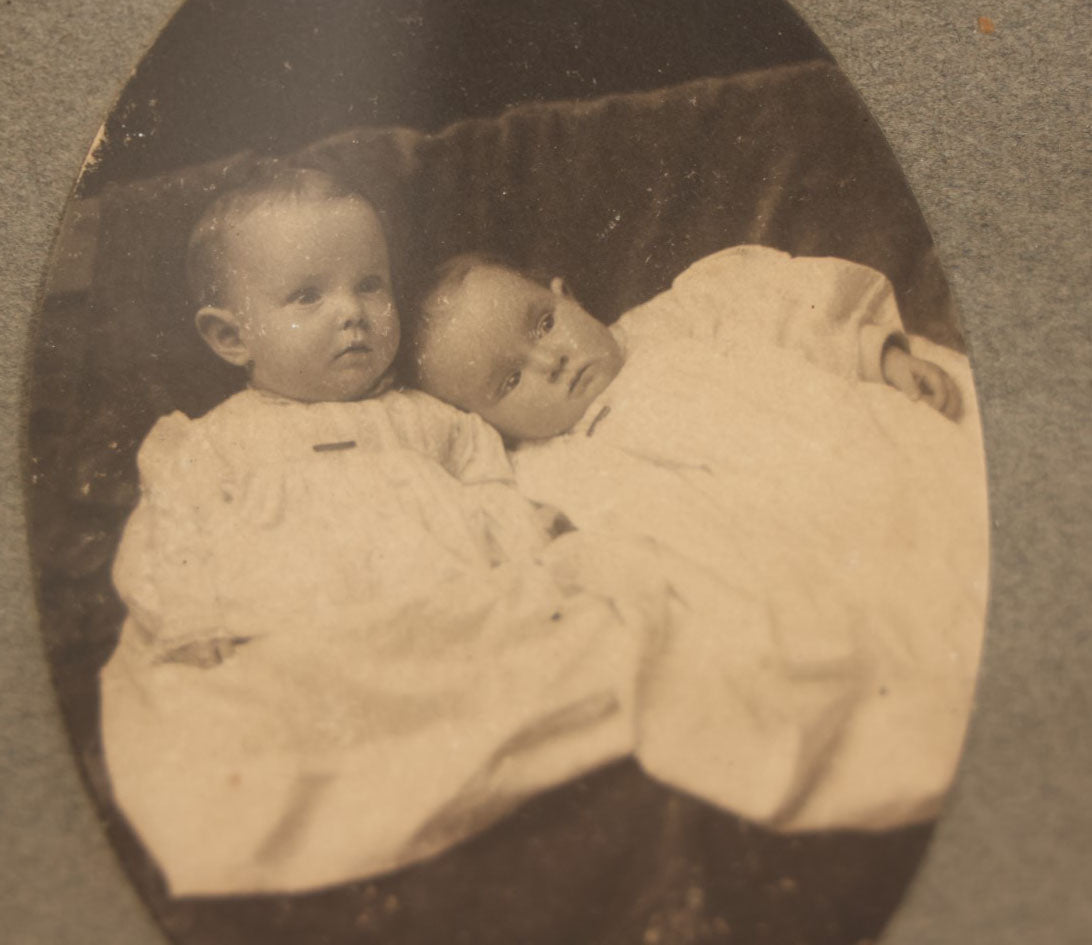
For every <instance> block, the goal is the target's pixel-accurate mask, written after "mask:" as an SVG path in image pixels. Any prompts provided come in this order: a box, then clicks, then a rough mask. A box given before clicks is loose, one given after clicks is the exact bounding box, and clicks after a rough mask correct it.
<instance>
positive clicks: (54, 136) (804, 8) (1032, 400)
mask: <svg viewBox="0 0 1092 945" xmlns="http://www.w3.org/2000/svg"><path fill="white" fill-rule="evenodd" d="M172 7H173V4H171V3H168V2H164V0H135V2H130V3H127V4H125V5H118V6H117V7H107V8H105V9H102V8H99V7H97V6H96V7H95V8H94V9H92V7H91V6H90V5H87V4H83V3H80V2H68V0H66V2H63V3H61V2H59V3H56V4H50V5H49V6H48V7H45V8H41V9H38V8H35V9H31V8H23V7H19V8H15V7H13V6H6V7H4V8H3V9H2V10H0V34H2V35H3V37H4V43H5V46H6V47H7V49H6V54H5V57H4V66H3V73H2V74H3V78H4V87H5V95H4V102H5V104H4V108H5V110H6V114H5V116H4V127H5V129H6V130H7V131H8V142H7V146H6V149H5V153H4V156H3V158H2V159H0V167H2V168H3V176H4V195H5V215H4V226H5V236H6V240H5V244H6V253H5V258H4V260H3V262H2V263H0V265H2V267H3V270H4V278H5V284H6V287H7V292H6V295H5V297H6V300H7V304H6V305H5V306H4V309H3V322H2V324H0V332H2V338H3V342H4V343H3V346H2V347H3V352H4V354H3V357H4V364H3V375H2V380H0V392H2V393H0V397H2V398H3V403H4V407H5V410H4V416H5V421H6V425H5V427H4V429H3V436H4V440H3V445H2V448H0V455H2V456H3V459H4V467H3V476H4V482H3V486H4V492H3V506H2V508H3V515H4V519H3V522H2V526H3V534H4V536H5V539H4V546H3V570H2V573H3V576H2V579H0V581H2V583H0V590H2V593H3V598H4V599H3V604H4V608H5V611H4V614H5V619H4V621H3V634H4V636H3V647H4V658H3V660H2V661H0V667H2V668H0V684H2V686H3V688H4V692H5V697H4V700H3V713H4V718H3V723H2V726H0V732H2V734H0V779H2V783H0V809H2V810H3V817H2V820H0V849H3V850H4V853H3V856H2V857H0V877H2V880H3V881H2V883H0V888H3V893H2V894H0V916H2V917H3V922H4V925H5V927H6V928H7V930H8V933H9V934H10V935H11V936H12V937H11V939H10V940H11V941H14V942H16V943H19V945H23V943H28V945H29V943H51V945H52V943H57V945H65V943H68V942H72V943H76V942H80V943H83V942H95V941H104V942H105V941H109V942H112V943H118V945H130V943H133V945H137V943H146V942H149V943H150V942H157V941H160V940H161V939H162V936H161V935H160V934H159V933H158V932H157V931H156V930H155V929H154V928H153V927H152V925H151V923H150V921H149V920H148V918H147V917H146V915H145V914H144V912H143V909H142V907H141V905H140V903H139V902H138V901H137V899H136V897H135V896H134V894H133V893H132V891H131V890H130V888H129V886H128V884H127V882H126V881H125V880H124V878H123V877H122V875H121V872H120V869H119V868H118V867H117V865H116V863H115V861H114V858H113V854H112V853H111V851H110V850H109V849H108V848H107V846H106V843H105V842H104V838H103V836H102V834H101V832H100V831H99V828H98V825H97V824H96V823H95V822H94V817H93V815H92V813H91V808H90V806H89V804H88V803H87V801H86V798H85V794H84V792H83V788H82V786H81V785H80V784H79V783H78V780H77V778H76V776H75V772H74V769H73V765H72V762H71V760H70V758H69V756H68V750H67V745H66V741H65V739H64V736H63V734H62V731H61V729H60V726H59V722H58V717H57V712H56V710H55V708H54V697H53V693H52V690H51V688H50V686H49V682H48V678H47V675H46V670H45V663H44V661H43V660H42V659H41V644H40V642H39V637H38V634H37V628H36V626H35V622H34V617H33V606H32V603H31V601H30V597H29V594H30V590H29V589H30V580H29V575H28V573H27V568H26V563H25V557H24V547H23V538H22V522H21V485H20V468H19V455H20V453H19V422H20V410H21V397H22V371H23V363H24V356H23V350H24V344H25V338H26V328H27V324H28V321H29V319H30V317H31V313H32V311H33V308H34V304H35V298H36V294H37V292H38V291H39V289H40V280H41V277H42V271H43V267H44V263H45V257H46V253H47V251H48V248H49V245H50V242H51V239H52V233H53V231H54V229H55V226H56V223H57V220H58V219H59V215H60V212H61V208H62V206H63V202H64V199H65V198H66V196H67V193H68V190H69V188H70V186H71V184H72V181H73V179H74V176H75V172H76V169H77V168H78V165H79V163H80V160H81V159H82V157H83V155H84V154H85V153H86V150H87V147H88V146H89V145H90V142H91V140H92V137H93V135H94V133H95V130H96V128H97V125H98V124H99V122H100V121H101V118H102V116H104V115H105V114H106V112H107V109H108V108H109V107H110V104H111V102H112V100H113V98H114V97H115V96H116V94H117V92H118V91H119V90H120V86H121V84H122V83H123V81H124V79H125V77H126V75H127V74H128V71H129V70H130V69H131V67H132V66H133V64H134V63H135V62H136V61H137V60H138V58H139V56H140V55H141V54H142V52H143V51H144V49H145V48H146V47H147V45H148V44H149V43H150V42H151V41H152V40H153V39H154V36H155V34H156V32H157V30H158V29H159V28H160V27H161V25H162V23H163V22H164V20H165V18H166V17H167V16H168V15H169V14H170V12H171V10H172ZM797 7H798V9H799V10H800V11H801V12H802V13H803V15H804V16H805V17H806V18H807V19H808V21H809V22H810V24H811V25H812V26H813V28H815V29H816V30H817V31H818V32H819V34H820V36H821V38H822V39H823V40H824V41H826V42H827V43H828V44H829V46H830V48H831V49H832V51H833V53H834V55H835V57H836V59H837V61H838V63H839V64H840V65H841V67H842V68H843V69H844V70H845V71H846V72H847V73H848V75H849V77H850V79H851V81H853V82H854V83H855V85H856V86H857V87H858V89H859V90H860V91H861V93H862V94H863V95H864V97H865V99H866V101H867V102H868V104H869V105H870V107H871V108H872V110H873V112H874V114H875V115H876V117H877V118H878V119H879V121H880V123H881V125H882V126H883V127H884V128H885V130H886V131H887V133H888V135H889V137H890V139H891V142H892V145H893V147H894V149H895V152H896V155H897V156H898V158H899V160H900V162H901V163H902V166H903V168H904V170H905V171H906V173H907V174H908V176H909V178H910V181H911V184H912V185H913V187H914V189H915V192H916V194H917V196H918V199H919V201H920V203H921V205H922V207H923V210H924V212H925V214H926V216H927V218H928V219H929V222H930V224H931V226H932V227H933V231H934V235H935V236H936V239H937V242H938V244H939V249H940V254H941V257H942V259H943V261H944V263H945V264H946V267H947V270H948V273H949V275H950V277H951V279H952V282H953V284H954V288H955V292H956V296H957V299H958V301H959V303H960V307H961V311H962V313H963V327H964V330H965V333H966V336H967V341H968V347H969V349H970V352H971V355H972V359H973V363H974V366H975V370H976V376H977V379H978V384H979V393H980V396H981V397H982V399H983V404H984V409H983V414H984V419H985V433H986V441H987V450H988V457H989V462H990V475H991V495H992V501H993V521H994V535H993V541H994V546H993V547H994V572H993V575H992V584H993V602H992V608H991V621H990V636H989V638H988V640H987V649H986V655H985V661H984V673H983V681H982V684H981V691H980V702H979V705H980V708H979V712H978V715H977V717H976V719H975V721H974V723H973V728H972V732H971V736H970V743H969V752H968V755H967V759H966V762H965V765H964V772H963V776H962V778H961V780H960V782H959V784H958V785H957V788H956V791H955V793H954V796H953V799H952V802H951V805H950V813H949V817H948V818H947V819H946V820H945V821H943V822H942V824H941V827H940V829H939V832H938V839H937V841H936V844H935V846H934V848H933V849H932V851H931V853H930V856H929V859H928V862H927V865H926V867H925V869H924V870H923V872H922V874H921V875H920V877H919V879H918V881H917V883H916V888H915V889H914V891H913V894H912V896H911V897H910V900H909V902H908V904H907V906H906V907H905V909H904V910H903V911H902V913H901V914H900V915H899V916H898V917H897V919H896V922H895V924H894V925H893V927H892V928H891V930H890V932H889V934H888V935H887V936H885V942H888V943H891V945H910V943H919V942H925V941H928V942H938V943H949V942H950V943H957V942H958V943H960V945H964V943H969V945H977V943H979V942H981V943H987V942H989V943H1002V945H1004V943H1008V942H1012V943H1017V942H1020V943H1023V942H1028V941H1037V940H1039V941H1052V942H1061V943H1065V942H1077V941H1080V940H1081V933H1082V931H1083V930H1086V929H1087V928H1088V927H1089V925H1090V923H1092V915H1090V913H1089V904H1088V901H1087V899H1086V898H1085V897H1084V896H1083V893H1082V891H1083V889H1084V888H1086V887H1087V884H1088V879H1089V870H1088V867H1087V865H1085V864H1086V856H1087V849H1088V846H1089V843H1090V842H1092V826H1090V824H1089V815H1088V813H1087V805H1086V804H1085V802H1084V797H1085V795H1086V793H1087V788H1088V785H1089V783H1090V778H1092V764H1090V757H1089V753H1090V751H1092V748H1090V747H1089V746H1090V745H1092V739H1089V738H1088V736H1087V733H1086V732H1083V731H1082V729H1083V727H1084V725H1085V722H1084V720H1085V719H1087V718H1088V717H1089V716H1090V714H1092V712H1090V706H1089V697H1088V695H1087V694H1086V692H1085V686H1084V681H1085V680H1086V679H1087V678H1088V677H1089V675H1090V674H1092V666H1090V662H1092V660H1090V657H1089V652H1088V648H1087V642H1085V643H1084V644H1083V646H1084V648H1083V649H1082V643H1081V641H1082V635H1083V636H1085V637H1086V635H1087V629H1086V628H1087V618H1086V617H1085V616H1084V614H1086V613H1087V612H1088V610H1089V604H1090V601H1089V596H1088V595H1089V591H1088V589H1087V581H1086V580H1084V579H1083V578H1082V575H1086V574H1087V571H1088V568H1089V554H1088V552H1087V550H1085V549H1087V548H1089V547H1090V546H1092V535H1090V532H1089V524H1088V517H1089V516H1088V512H1089V499H1088V497H1087V473H1086V472H1084V471H1085V470H1087V469H1088V468H1089V466H1090V465H1092V443H1090V434H1089V425H1088V422H1087V420H1086V419H1085V414H1086V413H1087V406H1086V402H1087V390H1088V381H1089V370H1090V369H1089V364H1090V363H1092V341H1090V338H1089V327H1088V326H1089V323H1088V319H1087V315H1086V311H1085V310H1086V307H1087V301H1086V300H1087V299H1088V297H1089V292H1088V289H1089V270H1090V268H1092V267H1089V257H1088V251H1087V249H1086V248H1085V245H1084V242H1083V241H1084V236H1085V233H1084V231H1085V230H1086V228H1087V219H1088V209H1089V208H1088V195H1087V190H1088V187H1087V176H1086V175H1087V167H1088V154H1087V145H1086V143H1085V142H1086V141H1087V137H1088V130H1089V129H1088V124H1089V119H1088V115H1087V104H1086V98H1087V95H1086V94H1085V92H1084V91H1083V90H1084V88H1085V84H1086V72H1087V40H1086V39H1085V37H1084V36H1083V35H1082V34H1081V33H1080V31H1079V30H1078V29H1077V28H1076V27H1077V25H1078V24H1079V23H1080V22H1081V19H1082V17H1081V13H1082V7H1081V5H1080V4H1079V3H1076V2H1063V0H1050V2H1047V3H1043V4H1038V5H1036V6H1035V7H1034V8H1027V9H1025V8H1024V7H1023V6H1022V5H1020V4H1017V3H1015V2H1008V0H1006V2H997V3H994V4H992V5H991V8H990V9H982V8H981V7H980V6H979V5H971V4H969V3H964V2H950V3H944V2H940V0H926V2H921V3H917V4H914V5H912V6H908V7H907V6H904V5H901V4H896V3H894V2H890V0H883V2H878V3H873V4H870V5H868V6H867V7H866V8H861V7H859V6H858V5H856V4H853V3H851V2H849V0H807V2H803V0H801V2H799V3H798V4H797ZM984 14H988V15H989V16H990V18H991V19H992V21H993V24H994V32H993V33H984V32H982V31H981V30H980V29H979V28H977V26H976V24H977V20H978V17H979V16H980V15H984ZM1082 306H1083V308H1084V309H1085V310H1082Z"/></svg>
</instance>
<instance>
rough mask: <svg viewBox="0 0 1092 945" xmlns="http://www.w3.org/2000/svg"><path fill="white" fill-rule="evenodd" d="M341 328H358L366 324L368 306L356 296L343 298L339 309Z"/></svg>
mask: <svg viewBox="0 0 1092 945" xmlns="http://www.w3.org/2000/svg"><path fill="white" fill-rule="evenodd" d="M339 315H340V317H341V327H342V328H360V327H365V328H366V327H367V326H368V307H367V306H366V305H365V304H364V303H363V302H362V301H361V300H360V299H357V298H348V299H345V300H344V301H343V302H342V304H341V308H340V310H339Z"/></svg>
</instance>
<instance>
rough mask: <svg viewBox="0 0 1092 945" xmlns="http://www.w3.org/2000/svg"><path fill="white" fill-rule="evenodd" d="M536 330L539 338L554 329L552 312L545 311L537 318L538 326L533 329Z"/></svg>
mask: <svg viewBox="0 0 1092 945" xmlns="http://www.w3.org/2000/svg"><path fill="white" fill-rule="evenodd" d="M535 330H536V331H537V332H538V336H539V337H540V338H541V337H542V336H543V335H548V334H549V333H550V332H551V331H553V330H554V313H553V312H547V313H546V314H545V315H543V316H542V318H540V319H539V320H538V326H537V328H536V329H535Z"/></svg>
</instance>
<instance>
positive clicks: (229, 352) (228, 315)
mask: <svg viewBox="0 0 1092 945" xmlns="http://www.w3.org/2000/svg"><path fill="white" fill-rule="evenodd" d="M193 321H194V324H195V325H196V326H197V332H198V334H199V335H200V336H201V337H202V338H204V339H205V344H207V345H208V346H209V347H210V348H212V350H213V351H215V352H216V353H217V354H218V355H219V356H220V357H221V358H223V359H224V360H225V361H227V362H228V364H234V365H236V366H237V367H246V365H247V363H248V362H249V361H250V351H249V349H248V348H247V345H246V341H244V339H243V336H242V332H240V330H239V321H238V319H237V318H236V317H235V313H234V312H232V311H231V310H230V309H226V308H220V307H219V306H216V305H206V306H204V307H203V308H201V309H200V310H199V311H198V313H197V314H196V315H195V316H194V319H193Z"/></svg>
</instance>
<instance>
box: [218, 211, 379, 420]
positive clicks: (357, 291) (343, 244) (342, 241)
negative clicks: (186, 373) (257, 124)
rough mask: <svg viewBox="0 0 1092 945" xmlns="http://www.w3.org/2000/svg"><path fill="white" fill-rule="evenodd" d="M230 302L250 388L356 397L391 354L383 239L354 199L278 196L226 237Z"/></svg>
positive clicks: (310, 397) (311, 396) (304, 396)
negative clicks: (248, 368)
mask: <svg viewBox="0 0 1092 945" xmlns="http://www.w3.org/2000/svg"><path fill="white" fill-rule="evenodd" d="M227 257H228V258H227V263H228V266H229V267H230V268H229V272H230V278H229V281H228V285H227V289H228V291H227V296H228V301H229V304H230V306H231V309H232V311H233V314H234V316H235V320H236V323H237V325H238V330H239V335H240V338H241V340H242V342H243V344H244V345H245V347H246V352H247V355H248V357H249V360H250V362H251V365H252V367H251V383H252V384H253V385H254V386H255V387H257V388H259V389H261V390H267V391H271V392H273V393H277V394H282V395H284V396H285V397H291V398H292V399H294V400H304V401H320V400H337V401H346V400H358V399H360V398H362V397H366V396H367V395H368V394H369V393H370V392H371V391H372V390H373V389H374V388H375V387H376V385H377V383H378V382H379V381H380V380H381V379H382V378H383V376H384V375H385V373H386V372H387V370H388V368H389V367H390V366H391V363H392V362H393V360H394V356H395V353H396V352H397V350H398V340H399V324H398V313H397V311H396V310H395V308H394V302H393V300H392V297H391V284H390V264H389V261H388V257H387V242H386V239H385V238H384V236H383V231H382V228H381V226H380V223H379V219H378V218H377V216H376V214H375V212H374V211H373V210H372V208H371V207H370V206H369V205H368V204H367V203H365V202H364V201H363V200H361V199H359V198H355V197H344V198H337V199H324V200H318V199H307V198H290V197H288V198H282V199H278V200H274V201H271V202H270V203H269V204H267V205H265V206H262V207H259V208H257V209H255V210H253V211H251V212H250V213H248V214H247V215H246V216H244V217H243V218H242V219H240V220H239V221H237V225H236V226H235V227H234V228H233V230H232V233H231V240H230V243H229V245H228V249H227Z"/></svg>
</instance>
